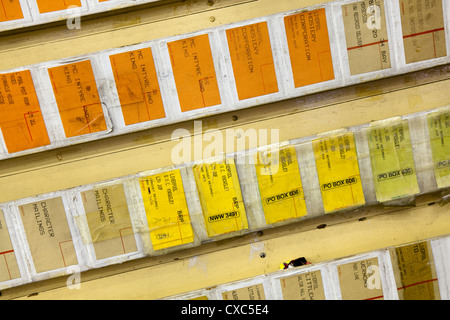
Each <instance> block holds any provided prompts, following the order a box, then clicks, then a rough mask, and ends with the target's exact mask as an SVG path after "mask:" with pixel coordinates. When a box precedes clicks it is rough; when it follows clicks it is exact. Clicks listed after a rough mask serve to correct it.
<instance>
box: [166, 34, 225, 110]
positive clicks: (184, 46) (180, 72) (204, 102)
mask: <svg viewBox="0 0 450 320" xmlns="http://www.w3.org/2000/svg"><path fill="white" fill-rule="evenodd" d="M167 47H168V49H169V54H170V61H171V63H172V70H173V75H174V78H175V84H176V87H177V92H178V99H179V101H180V108H181V111H183V112H185V111H190V110H196V109H201V108H206V107H211V106H215V105H219V104H221V98H220V92H219V85H218V82H217V76H216V70H215V67H214V61H213V57H212V52H211V46H210V42H209V35H208V34H203V35H199V36H195V37H192V38H187V39H181V40H177V41H173V42H169V43H168V44H167Z"/></svg>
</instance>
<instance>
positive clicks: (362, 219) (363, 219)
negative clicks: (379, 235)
mask: <svg viewBox="0 0 450 320" xmlns="http://www.w3.org/2000/svg"><path fill="white" fill-rule="evenodd" d="M366 219H367V218H366V217H362V218H359V219H358V221H365V220H366Z"/></svg>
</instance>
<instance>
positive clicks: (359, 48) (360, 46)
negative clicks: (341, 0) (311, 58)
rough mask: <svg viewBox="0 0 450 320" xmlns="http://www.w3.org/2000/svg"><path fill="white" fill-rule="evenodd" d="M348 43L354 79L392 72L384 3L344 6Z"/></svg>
mask: <svg viewBox="0 0 450 320" xmlns="http://www.w3.org/2000/svg"><path fill="white" fill-rule="evenodd" d="M342 17H343V19H344V28H345V40H346V43H347V53H348V60H349V66H350V73H351V74H352V75H355V74H361V73H367V72H371V71H377V70H383V69H389V68H390V67H391V58H390V51H389V44H388V34H387V27H386V14H385V11H384V1H383V0H364V1H358V2H355V3H350V4H346V5H343V6H342Z"/></svg>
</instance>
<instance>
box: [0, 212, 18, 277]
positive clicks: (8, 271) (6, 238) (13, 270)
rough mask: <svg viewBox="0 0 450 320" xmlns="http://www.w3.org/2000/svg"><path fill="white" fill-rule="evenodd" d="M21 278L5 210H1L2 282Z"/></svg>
mask: <svg viewBox="0 0 450 320" xmlns="http://www.w3.org/2000/svg"><path fill="white" fill-rule="evenodd" d="M17 278H20V271H19V265H18V264H17V260H16V254H15V252H14V248H13V245H12V243H11V237H10V235H9V230H8V226H7V225H6V221H5V215H4V214H3V210H0V282H3V281H8V280H13V279H17Z"/></svg>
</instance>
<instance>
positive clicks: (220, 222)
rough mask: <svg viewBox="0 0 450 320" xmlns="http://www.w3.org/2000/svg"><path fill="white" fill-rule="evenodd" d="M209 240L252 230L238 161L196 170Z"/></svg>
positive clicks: (196, 179)
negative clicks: (236, 163)
mask: <svg viewBox="0 0 450 320" xmlns="http://www.w3.org/2000/svg"><path fill="white" fill-rule="evenodd" d="M193 171H194V177H195V182H196V184H197V189H198V193H199V197H200V202H201V205H202V209H203V217H204V219H205V225H206V231H207V233H208V236H210V237H214V236H217V235H221V234H225V233H229V232H234V231H240V230H243V229H247V228H248V223H247V215H246V212H245V208H244V201H243V199H242V194H241V187H240V185H239V179H238V176H237V171H236V165H235V163H234V160H232V159H227V160H226V162H222V163H213V164H201V165H196V166H194V168H193Z"/></svg>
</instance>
